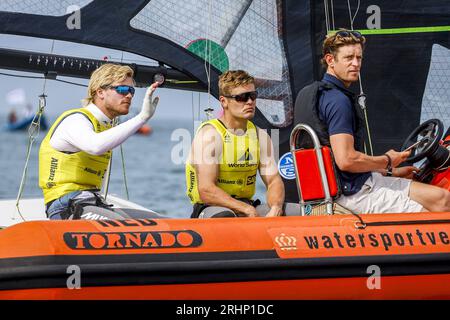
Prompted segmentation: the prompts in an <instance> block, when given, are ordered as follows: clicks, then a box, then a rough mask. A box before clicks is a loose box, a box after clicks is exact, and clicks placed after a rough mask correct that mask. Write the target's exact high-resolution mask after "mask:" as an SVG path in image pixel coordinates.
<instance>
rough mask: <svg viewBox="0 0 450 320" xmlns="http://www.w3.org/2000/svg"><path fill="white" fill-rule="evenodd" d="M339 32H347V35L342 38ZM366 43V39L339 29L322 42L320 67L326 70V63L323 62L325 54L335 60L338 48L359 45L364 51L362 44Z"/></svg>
mask: <svg viewBox="0 0 450 320" xmlns="http://www.w3.org/2000/svg"><path fill="white" fill-rule="evenodd" d="M340 31H345V32H348V33H349V35H348V36H347V37H343V36H341V35H339V34H338V33H339V32H340ZM365 43H366V38H364V37H363V36H361V37H360V38H357V37H355V36H354V35H352V34H351V31H349V30H346V29H340V30H338V31H336V32H335V33H333V34H332V35H328V36H327V37H326V39H325V41H324V42H323V46H322V59H321V60H320V62H321V63H322V65H323V66H324V67H325V68H326V67H328V64H327V61H326V60H325V56H326V55H327V54H332V55H333V57H335V58H336V55H337V52H338V51H339V48H340V47H344V46H348V45H353V44H360V45H361V48H362V49H364V44H365Z"/></svg>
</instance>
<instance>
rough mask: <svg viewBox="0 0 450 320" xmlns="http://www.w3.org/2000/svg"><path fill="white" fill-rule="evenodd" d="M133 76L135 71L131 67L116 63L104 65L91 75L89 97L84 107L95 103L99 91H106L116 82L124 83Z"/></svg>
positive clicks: (85, 100)
mask: <svg viewBox="0 0 450 320" xmlns="http://www.w3.org/2000/svg"><path fill="white" fill-rule="evenodd" d="M133 75H134V71H133V69H131V68H130V67H129V66H122V65H120V64H114V63H105V64H103V65H102V66H100V68H98V69H97V70H95V71H94V72H93V73H92V75H91V79H90V80H89V85H88V93H87V97H86V98H85V99H83V105H84V106H87V105H88V104H89V103H91V102H93V101H94V99H95V96H96V95H97V90H98V89H101V88H103V89H104V88H106V87H108V86H110V85H111V84H113V83H115V82H122V81H124V80H125V79H126V78H128V77H130V78H133ZM133 82H134V80H133Z"/></svg>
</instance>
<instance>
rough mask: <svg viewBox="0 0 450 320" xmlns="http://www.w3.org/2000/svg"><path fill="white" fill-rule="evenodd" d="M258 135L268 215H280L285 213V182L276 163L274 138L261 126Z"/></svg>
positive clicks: (260, 172)
mask: <svg viewBox="0 0 450 320" xmlns="http://www.w3.org/2000/svg"><path fill="white" fill-rule="evenodd" d="M258 136H259V145H260V165H259V174H260V175H261V179H262V180H263V182H264V184H265V185H266V188H267V192H266V197H267V204H268V205H269V207H270V211H269V213H268V214H267V215H266V216H279V215H281V214H282V213H283V210H282V208H283V203H284V184H283V181H282V180H281V177H280V175H279V174H278V170H277V165H276V163H275V157H274V151H273V144H272V139H270V137H269V135H268V134H267V132H266V131H264V130H260V129H259V128H258Z"/></svg>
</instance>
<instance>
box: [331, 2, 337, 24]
mask: <svg viewBox="0 0 450 320" xmlns="http://www.w3.org/2000/svg"><path fill="white" fill-rule="evenodd" d="M331 21H332V24H333V30H336V26H335V25H334V3H333V0H331Z"/></svg>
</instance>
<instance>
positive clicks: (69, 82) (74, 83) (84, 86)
mask: <svg viewBox="0 0 450 320" xmlns="http://www.w3.org/2000/svg"><path fill="white" fill-rule="evenodd" d="M53 80H55V81H58V82H63V83H67V84H72V85H74V86H79V87H83V88H87V87H88V86H87V85H85V84H82V83H76V82H72V81H67V80H61V79H53Z"/></svg>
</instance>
